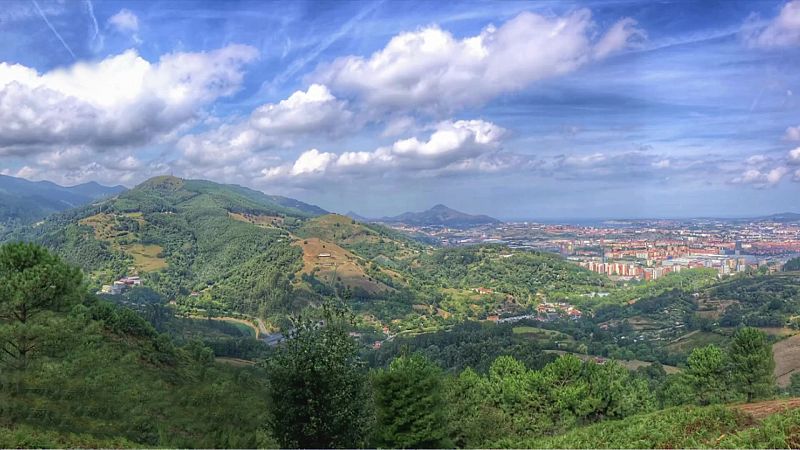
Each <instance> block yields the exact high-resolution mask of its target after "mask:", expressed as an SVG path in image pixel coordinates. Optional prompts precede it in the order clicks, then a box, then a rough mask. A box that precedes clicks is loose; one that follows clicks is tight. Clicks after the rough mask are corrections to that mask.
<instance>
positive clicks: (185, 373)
mask: <svg viewBox="0 0 800 450" xmlns="http://www.w3.org/2000/svg"><path fill="white" fill-rule="evenodd" d="M354 319H355V317H354V316H353V315H352V313H351V312H350V310H349V308H348V307H347V305H345V304H343V303H340V302H338V303H337V302H332V301H327V302H325V303H323V304H322V305H321V308H319V309H318V310H317V314H315V315H310V316H309V315H306V316H300V317H296V318H294V319H293V320H292V331H291V332H290V333H288V339H287V341H285V342H284V343H282V344H281V345H279V346H277V347H275V348H274V349H272V350H270V351H267V352H265V353H263V354H261V356H260V357H259V358H258V363H257V364H255V365H240V364H237V365H235V366H233V365H228V364H219V363H218V362H215V358H214V351H213V350H212V349H211V348H209V347H207V346H205V345H203V344H202V343H200V342H197V341H183V342H181V343H176V342H175V341H174V340H173V339H172V338H171V337H170V336H169V335H168V334H160V333H159V332H158V331H157V330H156V329H155V328H154V327H153V326H151V325H150V324H148V323H147V322H146V321H145V320H144V319H143V318H142V316H141V315H140V312H136V311H135V310H134V309H130V308H127V307H121V306H115V305H112V304H110V303H107V302H105V301H103V300H99V299H97V298H95V297H94V296H92V295H90V294H89V293H88V292H87V291H86V285H85V283H84V280H83V275H82V273H81V271H80V270H79V269H78V268H76V267H72V266H70V265H68V264H65V263H64V262H62V261H61V260H60V258H58V257H57V256H55V255H52V254H50V253H49V252H47V251H46V250H45V249H43V248H41V247H39V246H36V245H32V244H11V245H4V246H1V247H0V338H2V340H1V341H0V350H2V352H0V367H2V370H1V371H0V445H2V446H4V447H52V446H81V447H107V446H112V447H143V446H145V447H163V446H166V447H207V448H208V447H236V448H240V447H284V448H323V447H324V448H343V447H344V448H352V447H362V446H367V447H381V448H387V447H393V448H441V447H459V448H485V447H542V448H551V447H553V448H584V447H604V448H605V447H609V448H618V447H636V448H642V447H645V448H648V447H653V448H660V447H793V446H794V444H796V442H797V440H796V439H797V435H796V429H797V428H798V427H800V415H798V414H797V411H796V410H795V408H797V407H798V406H800V401H797V400H796V399H795V400H791V401H788V402H784V403H781V402H777V403H776V402H771V403H752V404H750V403H751V402H761V401H762V400H764V399H771V398H774V397H775V396H777V395H786V394H788V393H789V392H794V391H792V390H791V389H790V390H789V391H779V390H778V389H777V388H776V386H775V383H774V378H773V376H772V370H773V367H774V360H773V356H772V350H771V345H770V341H769V339H768V338H767V336H766V335H765V334H764V333H763V332H761V331H759V330H758V329H755V328H739V329H737V330H736V331H735V332H734V333H733V334H732V336H731V339H730V341H729V342H728V343H726V344H725V345H713V344H712V345H707V346H704V347H701V348H697V349H695V350H693V351H692V352H691V354H690V356H689V358H688V360H687V364H686V366H685V367H684V368H683V370H681V371H679V372H669V373H668V372H667V371H666V370H664V368H663V367H662V366H660V365H658V364H654V365H646V366H642V367H640V368H638V369H636V370H629V369H628V368H627V367H626V366H624V365H623V364H621V363H618V362H616V361H606V360H582V359H580V358H578V357H576V356H572V355H564V356H557V355H554V354H545V353H543V352H541V351H540V350H539V349H538V348H537V347H536V346H530V347H529V346H525V345H524V341H522V340H518V339H517V338H515V334H516V333H515V328H506V327H502V326H498V325H489V324H487V325H479V324H472V325H466V326H464V327H463V328H457V329H455V330H453V332H452V334H441V335H438V337H437V336H436V335H432V336H430V337H427V338H425V337H423V336H418V337H417V338H415V339H416V341H415V343H414V346H413V347H407V348H406V349H405V350H402V351H400V352H398V353H395V354H393V355H392V354H391V352H389V353H382V354H381V355H383V356H386V355H390V356H389V357H388V358H383V359H381V360H379V361H373V364H374V365H375V366H376V367H375V368H373V369H369V368H368V366H367V365H366V364H365V363H366V361H365V359H364V357H363V356H362V354H363V349H362V348H361V346H360V345H359V344H358V342H357V341H356V340H355V339H354V337H353V335H352V330H353V326H354V324H355V321H354ZM475 338H478V339H479V340H481V341H484V340H485V344H484V343H482V342H477V341H474V339H475ZM470 340H473V344H474V345H475V346H472V347H470V346H465V344H467V343H468V342H469V341H470ZM494 344H499V347H500V349H499V350H500V351H501V352H502V351H505V352H506V353H504V354H503V355H502V356H494V357H491V356H490V355H491V354H492V353H495V352H497V351H498V350H497V349H492V348H491V346H492V345H494ZM387 351H388V348H387ZM454 355H461V357H460V358H458V359H453V356H454ZM490 357H491V360H489V359H488V358H490ZM792 389H800V388H798V387H797V386H793V387H792ZM708 405H717V406H708ZM698 406H699V407H701V408H698ZM785 408H787V409H786V411H785V412H784V409H785Z"/></svg>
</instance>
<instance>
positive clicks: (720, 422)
mask: <svg viewBox="0 0 800 450" xmlns="http://www.w3.org/2000/svg"><path fill="white" fill-rule="evenodd" d="M749 423H750V421H749V420H748V418H747V416H745V415H743V414H741V413H737V412H735V411H732V410H729V409H727V408H724V407H722V406H712V407H706V408H697V407H688V408H687V407H678V408H672V409H667V410H664V411H658V412H654V413H650V414H644V415H637V416H633V417H628V418H626V419H625V420H615V421H608V422H603V423H598V424H595V425H591V426H588V427H582V428H578V429H575V430H572V431H570V432H568V433H565V434H563V435H560V436H554V437H546V438H541V437H537V438H533V439H526V440H513V439H503V440H500V441H498V442H497V443H496V445H495V446H496V447H506V448H707V447H712V448H715V447H718V445H719V443H718V439H719V437H720V436H723V435H726V434H728V433H731V432H735V431H736V430H738V429H740V428H743V427H744V426H746V425H747V424H749Z"/></svg>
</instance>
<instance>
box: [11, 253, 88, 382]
mask: <svg viewBox="0 0 800 450" xmlns="http://www.w3.org/2000/svg"><path fill="white" fill-rule="evenodd" d="M82 283H83V277H82V274H81V272H80V271H79V270H78V269H76V268H73V267H70V266H68V265H66V264H64V263H63V262H62V261H61V260H60V259H59V258H58V257H56V256H53V255H51V254H50V253H49V252H47V250H45V249H44V248H42V247H40V246H38V245H34V244H24V243H16V244H6V245H3V246H0V366H5V367H6V368H12V369H18V370H22V369H25V368H27V366H28V363H29V361H30V359H31V358H32V357H34V356H35V355H36V354H37V353H39V352H41V351H43V350H44V349H43V348H42V347H43V346H46V345H47V339H48V337H51V335H52V334H53V333H52V330H51V329H50V327H51V326H52V325H53V324H54V322H55V321H54V320H53V317H52V314H53V313H56V312H59V311H64V310H66V309H69V308H70V307H71V306H72V305H74V304H75V303H77V302H79V301H80V300H81V298H82V296H83V294H84V291H83V289H82Z"/></svg>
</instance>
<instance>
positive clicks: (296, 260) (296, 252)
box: [0, 176, 607, 331]
mask: <svg viewBox="0 0 800 450" xmlns="http://www.w3.org/2000/svg"><path fill="white" fill-rule="evenodd" d="M0 239H2V240H4V241H15V240H24V241H34V242H38V243H41V244H43V245H45V246H46V247H48V248H50V249H52V250H53V251H55V252H56V253H57V254H58V255H60V256H61V257H63V258H64V259H65V260H67V261H69V262H70V263H72V264H75V265H78V266H80V267H81V268H82V269H84V271H86V272H87V273H88V274H89V280H90V284H91V285H92V287H93V288H94V289H100V288H101V286H103V285H110V284H111V283H112V282H114V281H115V280H118V279H119V278H120V277H123V276H132V275H138V276H140V277H141V279H142V281H143V284H144V285H145V286H147V287H149V288H151V289H153V290H154V291H155V292H156V293H158V294H159V295H160V296H162V297H163V299H164V301H165V302H169V301H174V302H175V303H176V306H177V308H178V310H179V311H182V312H185V313H188V314H193V315H198V314H199V315H226V314H232V313H238V314H243V315H246V316H249V317H261V318H265V319H270V320H269V321H268V325H269V323H271V324H272V325H279V324H280V323H284V321H285V317H286V315H287V313H290V312H299V311H300V310H302V309H304V308H305V307H307V306H308V305H314V304H317V303H318V302H319V301H320V300H321V299H323V298H325V297H332V296H347V297H349V298H350V299H352V304H353V306H355V309H356V312H357V313H358V314H359V315H361V316H363V317H364V318H365V321H366V322H365V326H367V325H366V324H369V325H368V326H367V327H368V328H370V329H373V330H380V329H381V328H382V327H383V326H385V325H389V326H390V327H392V328H393V329H395V330H397V331H401V330H417V331H422V330H427V329H440V328H442V327H444V326H447V324H451V323H455V322H456V321H460V320H463V319H468V318H473V319H482V318H485V317H486V315H487V314H489V313H492V311H495V310H498V309H503V310H506V311H508V312H513V311H525V310H526V308H529V307H530V306H531V305H532V304H533V302H535V301H537V299H540V298H564V297H568V296H570V295H573V294H575V295H578V294H582V293H584V292H590V291H592V290H596V289H597V287H598V286H603V285H604V284H606V283H607V280H605V279H604V278H603V277H600V276H597V275H595V274H592V273H590V272H588V271H585V270H583V269H581V268H579V267H577V266H575V265H573V264H570V263H568V262H566V261H564V260H562V259H561V258H559V257H557V256H554V255H548V254H542V253H534V252H525V251H513V252H512V251H511V250H508V249H506V248H505V247H502V246H476V247H471V248H466V249H442V248H434V247H431V246H429V245H427V244H424V243H421V242H419V241H417V240H414V239H412V238H410V237H408V236H406V235H404V234H402V233H400V232H398V231H396V230H392V229H389V228H386V227H383V226H380V225H374V224H362V223H359V222H356V221H354V220H353V219H350V218H348V217H345V216H341V215H336V214H325V211H324V210H322V209H321V208H318V207H316V206H313V205H308V204H305V203H303V202H300V201H297V200H293V199H288V198H285V197H277V196H270V195H266V194H263V193H261V192H258V191H254V190H250V189H246V188H243V187H240V186H234V185H223V184H217V183H213V182H210V181H203V180H183V179H180V178H175V177H169V176H162V177H156V178H152V179H150V180H147V181H145V182H144V183H142V184H140V185H139V186H136V187H135V188H134V189H131V190H129V191H126V192H124V193H122V194H120V195H118V196H117V197H115V198H111V199H107V200H104V201H100V202H96V203H93V204H91V205H88V206H83V207H80V208H76V209H72V210H68V211H64V212H61V213H59V214H56V215H54V216H51V217H49V218H47V219H46V220H44V221H43V222H41V223H38V224H35V225H29V226H25V227H21V228H18V229H17V230H15V231H14V232H11V233H7V234H6V235H5V236H3V237H2V238H0ZM479 287H484V288H488V289H492V290H494V291H495V292H496V294H495V295H492V296H491V297H490V298H487V297H482V296H481V295H478V294H475V293H474V292H473V291H474V290H475V289H477V288H479ZM487 300H491V301H487Z"/></svg>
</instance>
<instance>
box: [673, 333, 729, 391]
mask: <svg viewBox="0 0 800 450" xmlns="http://www.w3.org/2000/svg"><path fill="white" fill-rule="evenodd" d="M687 363H688V366H689V367H688V368H687V369H686V371H685V372H684V373H683V376H684V378H685V380H686V383H687V385H688V387H689V389H690V390H691V392H692V393H693V394H694V397H695V401H696V402H697V403H698V404H700V405H708V404H711V403H720V402H723V401H725V400H727V399H728V398H729V395H730V391H729V390H728V387H729V386H730V376H731V374H730V373H729V372H728V369H729V367H728V360H727V356H726V355H725V354H724V353H723V351H722V350H721V349H720V348H719V347H717V346H716V345H708V346H706V347H700V348H696V349H694V350H693V351H692V353H691V355H689V359H688V361H687Z"/></svg>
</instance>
